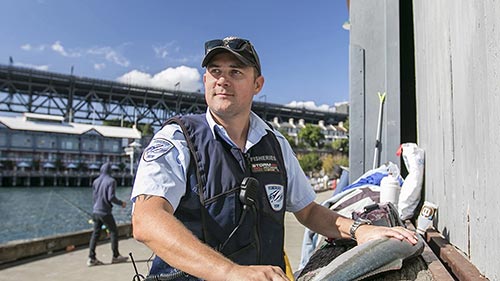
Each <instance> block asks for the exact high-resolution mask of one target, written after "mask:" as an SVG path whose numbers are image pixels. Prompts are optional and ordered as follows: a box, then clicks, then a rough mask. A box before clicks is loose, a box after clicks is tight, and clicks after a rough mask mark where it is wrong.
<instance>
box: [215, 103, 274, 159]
mask: <svg viewBox="0 0 500 281" xmlns="http://www.w3.org/2000/svg"><path fill="white" fill-rule="evenodd" d="M205 118H206V119H207V123H208V126H209V127H210V130H211V131H212V136H213V137H214V138H215V132H217V133H218V135H219V136H221V137H222V138H223V139H224V140H225V141H226V142H227V143H229V144H231V145H232V146H234V147H235V146H236V144H235V143H234V142H233V141H232V140H231V138H230V137H229V135H228V134H227V131H226V129H224V127H223V126H221V125H219V124H217V123H216V122H215V120H214V118H213V117H212V114H211V113H210V110H209V109H207V112H206V113H205ZM266 128H268V125H267V124H266V122H264V120H262V119H261V118H260V117H259V116H257V114H255V113H254V112H253V111H251V112H250V126H249V129H248V137H247V142H246V144H245V151H244V152H246V151H247V150H249V149H250V148H251V147H252V146H254V145H255V144H256V143H258V142H259V141H260V140H261V139H262V137H264V136H265V135H266V134H267V131H266Z"/></svg>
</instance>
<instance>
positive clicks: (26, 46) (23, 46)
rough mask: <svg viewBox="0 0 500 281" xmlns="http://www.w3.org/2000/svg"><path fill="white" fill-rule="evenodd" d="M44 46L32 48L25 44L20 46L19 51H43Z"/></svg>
mask: <svg viewBox="0 0 500 281" xmlns="http://www.w3.org/2000/svg"><path fill="white" fill-rule="evenodd" d="M45 47H46V46H45V45H39V46H33V45H31V44H30V43H27V44H24V45H21V50H24V51H27V52H29V51H43V50H45Z"/></svg>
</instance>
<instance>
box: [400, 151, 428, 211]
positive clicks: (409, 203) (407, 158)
mask: <svg viewBox="0 0 500 281" xmlns="http://www.w3.org/2000/svg"><path fill="white" fill-rule="evenodd" d="M401 149H402V150H403V161H404V163H405V166H406V169H407V170H408V176H406V178H405V181H404V183H403V186H402V187H401V193H400V194H399V203H398V211H399V215H400V218H401V219H402V220H406V219H410V218H412V217H413V215H414V214H415V210H416V208H417V206H418V203H419V202H420V193H421V190H422V181H423V178H424V157H425V156H424V150H423V149H421V148H419V147H418V146H417V145H416V144H415V143H404V144H402V145H401Z"/></svg>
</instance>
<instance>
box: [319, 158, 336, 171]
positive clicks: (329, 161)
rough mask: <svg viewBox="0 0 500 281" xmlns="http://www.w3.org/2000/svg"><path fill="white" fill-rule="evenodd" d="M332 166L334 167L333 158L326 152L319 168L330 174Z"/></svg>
mask: <svg viewBox="0 0 500 281" xmlns="http://www.w3.org/2000/svg"><path fill="white" fill-rule="evenodd" d="M333 167H335V158H334V157H333V155H332V154H328V155H327V156H325V157H324V158H323V164H322V166H321V168H322V169H323V171H324V172H325V174H327V175H330V174H332V173H333Z"/></svg>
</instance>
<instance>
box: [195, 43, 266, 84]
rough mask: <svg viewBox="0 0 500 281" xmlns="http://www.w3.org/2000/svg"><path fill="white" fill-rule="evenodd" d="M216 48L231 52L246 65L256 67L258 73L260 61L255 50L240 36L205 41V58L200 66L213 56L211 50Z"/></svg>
mask: <svg viewBox="0 0 500 281" xmlns="http://www.w3.org/2000/svg"><path fill="white" fill-rule="evenodd" d="M216 49H226V50H228V51H230V52H231V53H233V54H234V55H235V56H236V57H237V58H238V59H240V60H241V61H242V62H244V63H245V64H246V65H252V66H254V67H255V68H257V71H258V72H259V75H260V73H261V72H260V61H259V56H258V55H257V52H256V51H255V49H254V47H253V46H252V43H250V41H248V40H246V39H242V38H236V37H235V38H224V39H214V40H210V41H207V42H205V59H204V60H203V63H202V66H203V67H204V66H206V65H207V64H208V61H209V60H210V59H211V58H212V57H213V54H211V52H212V51H214V50H216Z"/></svg>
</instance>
